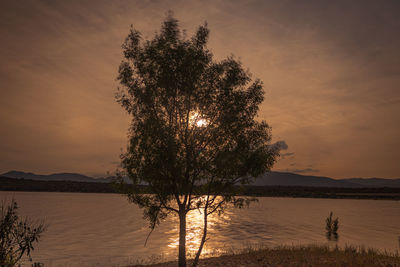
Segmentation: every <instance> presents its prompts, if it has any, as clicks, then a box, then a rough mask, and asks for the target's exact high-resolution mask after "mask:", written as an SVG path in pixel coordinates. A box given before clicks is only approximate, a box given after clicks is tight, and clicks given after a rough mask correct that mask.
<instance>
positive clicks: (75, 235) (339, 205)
mask: <svg viewBox="0 0 400 267" xmlns="http://www.w3.org/2000/svg"><path fill="white" fill-rule="evenodd" d="M13 196H14V198H15V199H16V200H17V202H18V204H19V206H20V209H19V214H21V215H23V216H28V217H29V218H32V219H35V220H44V221H45V222H46V223H47V224H48V229H47V231H46V232H45V233H44V234H43V235H42V237H41V239H40V242H39V244H38V245H36V246H35V251H34V252H33V254H32V256H33V260H34V261H36V262H42V263H45V266H110V265H122V266H123V265H125V264H128V263H136V262H138V261H139V262H140V261H141V260H145V261H147V260H149V259H150V260H151V259H153V260H155V261H157V260H169V259H174V258H175V257H176V253H177V245H178V229H177V226H178V224H177V223H178V218H177V217H174V216H171V217H170V218H168V219H167V220H166V221H164V222H162V223H161V225H159V227H157V229H156V230H155V231H154V232H153V234H152V235H151V236H150V238H149V241H148V244H147V246H146V247H144V242H145V239H146V236H147V234H148V232H149V228H148V224H147V222H146V221H145V220H143V218H142V212H141V210H139V209H138V208H137V207H136V206H135V205H133V204H130V203H128V201H127V200H126V198H125V197H123V196H121V195H117V194H85V193H47V192H0V198H1V199H5V198H8V199H10V198H11V197H13ZM330 211H333V213H334V216H338V217H339V225H340V226H339V241H338V244H339V245H340V246H344V245H345V244H349V245H355V246H365V247H373V248H377V249H380V250H387V251H391V252H396V251H399V239H398V238H399V237H400V202H399V201H387V200H353V199H312V198H267V197H262V198H259V202H258V203H253V204H252V205H251V206H250V208H247V209H240V210H239V209H231V210H228V211H227V212H225V213H224V214H223V215H221V216H217V215H215V216H212V217H211V218H210V224H209V238H210V239H209V240H208V241H207V243H206V247H205V249H204V254H206V255H207V254H208V255H218V253H220V252H222V251H226V250H229V249H240V248H242V247H244V246H248V245H251V244H264V245H268V246H276V245H282V244H288V245H291V244H294V245H297V244H326V243H328V241H327V240H326V237H325V230H324V229H325V218H326V217H327V216H329V212H330ZM201 228H202V215H201V214H200V213H199V212H198V211H193V212H191V213H189V215H188V238H187V239H188V240H187V245H188V252H189V253H193V252H194V251H195V250H196V249H197V246H198V243H199V240H200V235H201ZM160 256H162V258H160Z"/></svg>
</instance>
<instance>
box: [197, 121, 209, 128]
mask: <svg viewBox="0 0 400 267" xmlns="http://www.w3.org/2000/svg"><path fill="white" fill-rule="evenodd" d="M196 125H197V127H204V126H206V125H207V121H206V120H205V119H200V120H198V121H197V122H196Z"/></svg>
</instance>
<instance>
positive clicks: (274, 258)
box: [129, 245, 400, 267]
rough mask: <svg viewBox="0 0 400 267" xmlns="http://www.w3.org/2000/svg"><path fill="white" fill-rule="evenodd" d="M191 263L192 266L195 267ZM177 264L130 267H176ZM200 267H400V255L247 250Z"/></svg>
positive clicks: (314, 248)
mask: <svg viewBox="0 0 400 267" xmlns="http://www.w3.org/2000/svg"><path fill="white" fill-rule="evenodd" d="M190 264H191V260H188V264H187V265H188V266H191V265H190ZM175 266H177V262H176V261H170V262H165V263H157V264H148V265H130V266H129V267H175ZM198 266H202V267H205V266H221V267H222V266H231V267H236V266H238V267H239V266H246V267H256V266H285V267H286V266H307V267H309V266H313V267H314V266H315V267H317V266H318V267H319V266H349V267H352V266H385V267H389V266H390V267H395V266H400V255H399V254H398V253H396V254H394V253H392V254H390V253H387V252H380V251H377V250H374V249H365V248H362V247H358V248H357V247H345V248H339V247H337V246H334V247H329V246H324V245H323V246H318V245H309V246H280V247H276V248H247V249H245V250H242V251H240V252H238V253H231V254H226V255H222V256H219V257H211V258H204V259H200V261H199V264H198Z"/></svg>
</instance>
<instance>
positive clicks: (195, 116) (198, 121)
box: [189, 112, 208, 127]
mask: <svg viewBox="0 0 400 267" xmlns="http://www.w3.org/2000/svg"><path fill="white" fill-rule="evenodd" d="M189 123H190V124H191V125H196V126H197V127H205V126H207V124H208V121H207V120H206V119H203V118H202V116H201V115H200V114H199V113H198V112H193V113H192V114H191V115H190V120H189Z"/></svg>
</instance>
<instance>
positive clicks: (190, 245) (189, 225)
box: [168, 210, 230, 257]
mask: <svg viewBox="0 0 400 267" xmlns="http://www.w3.org/2000/svg"><path fill="white" fill-rule="evenodd" d="M175 220H176V224H175V225H179V222H178V220H179V219H178V218H177V217H175ZM229 220H230V215H229V213H224V214H221V215H218V213H213V214H211V215H209V216H208V224H207V240H208V239H213V238H218V236H219V234H218V233H216V231H215V230H216V229H215V226H216V225H218V226H222V225H225V224H227V223H228V222H229ZM203 227H204V215H203V211H199V210H193V211H190V212H189V213H188V214H187V216H186V253H187V256H188V257H191V256H194V255H195V254H196V252H197V250H198V249H199V246H200V242H201V238H202V237H203ZM169 233H173V235H172V237H170V242H169V245H168V247H169V248H171V249H177V248H178V246H179V230H178V227H175V228H174V229H173V230H171V231H169ZM212 243H214V242H212ZM218 251H219V248H216V247H213V246H212V245H211V242H209V241H206V243H205V244H204V247H203V250H202V253H201V254H202V255H215V254H216V253H218Z"/></svg>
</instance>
